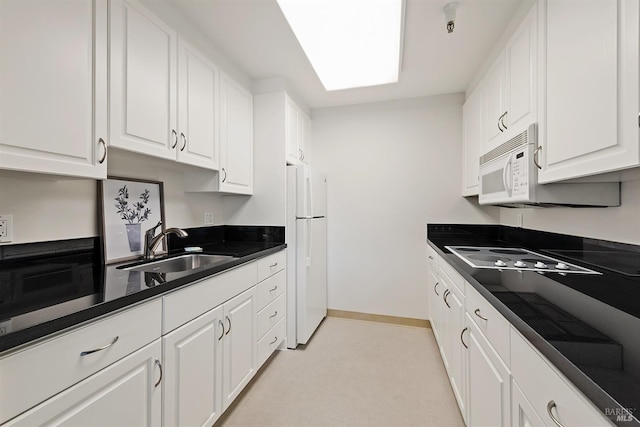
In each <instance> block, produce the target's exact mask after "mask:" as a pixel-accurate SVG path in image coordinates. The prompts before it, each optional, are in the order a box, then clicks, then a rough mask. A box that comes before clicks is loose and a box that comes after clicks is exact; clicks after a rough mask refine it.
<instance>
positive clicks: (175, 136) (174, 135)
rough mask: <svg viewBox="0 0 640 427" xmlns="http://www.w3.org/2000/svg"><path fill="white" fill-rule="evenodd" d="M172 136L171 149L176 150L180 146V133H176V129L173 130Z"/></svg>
mask: <svg viewBox="0 0 640 427" xmlns="http://www.w3.org/2000/svg"><path fill="white" fill-rule="evenodd" d="M171 134H172V135H173V145H172V146H171V148H172V149H173V148H176V145H178V132H176V130H175V129H171Z"/></svg>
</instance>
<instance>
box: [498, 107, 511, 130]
mask: <svg viewBox="0 0 640 427" xmlns="http://www.w3.org/2000/svg"><path fill="white" fill-rule="evenodd" d="M508 113H509V112H508V111H505V112H504V114H503V115H502V116H500V123H502V127H503V128H504V130H507V129H509V128H508V127H507V125H505V124H504V119H505V117H507V114H508Z"/></svg>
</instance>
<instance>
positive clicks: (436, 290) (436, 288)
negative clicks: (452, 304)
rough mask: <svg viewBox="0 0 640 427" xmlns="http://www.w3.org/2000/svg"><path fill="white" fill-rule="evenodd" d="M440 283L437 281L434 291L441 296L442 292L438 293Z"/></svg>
mask: <svg viewBox="0 0 640 427" xmlns="http://www.w3.org/2000/svg"><path fill="white" fill-rule="evenodd" d="M439 284H440V282H436V284H435V285H434V286H433V292H435V293H436V295H438V296H440V294H439V293H438V285H439Z"/></svg>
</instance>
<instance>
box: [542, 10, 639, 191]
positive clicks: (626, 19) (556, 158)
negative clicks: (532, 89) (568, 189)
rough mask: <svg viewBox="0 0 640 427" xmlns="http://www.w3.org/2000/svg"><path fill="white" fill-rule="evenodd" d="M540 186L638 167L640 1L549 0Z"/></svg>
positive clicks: (544, 30) (544, 31) (545, 22)
mask: <svg viewBox="0 0 640 427" xmlns="http://www.w3.org/2000/svg"><path fill="white" fill-rule="evenodd" d="M538 9H539V15H540V17H541V19H540V29H539V33H540V41H539V43H540V46H542V47H543V49H542V52H541V55H540V58H541V68H540V69H541V74H542V78H541V83H542V87H541V89H542V90H541V96H542V97H544V99H545V102H544V108H543V110H542V111H541V121H540V122H541V126H540V129H539V145H540V146H541V147H542V149H541V151H540V156H539V157H540V159H539V163H540V166H541V170H540V171H539V172H538V176H539V179H540V182H553V181H559V180H563V179H570V178H578V177H583V176H589V175H595V174H598V173H602V172H609V171H614V170H619V169H623V168H628V167H632V166H637V165H638V164H640V151H639V147H638V145H639V140H638V111H639V106H638V100H639V99H638V39H639V31H638V27H639V19H638V16H639V11H638V2H637V1H635V0H618V1H611V0H584V1H580V5H579V7H578V8H576V2H575V1H573V0H553V1H546V0H541V1H539V3H538Z"/></svg>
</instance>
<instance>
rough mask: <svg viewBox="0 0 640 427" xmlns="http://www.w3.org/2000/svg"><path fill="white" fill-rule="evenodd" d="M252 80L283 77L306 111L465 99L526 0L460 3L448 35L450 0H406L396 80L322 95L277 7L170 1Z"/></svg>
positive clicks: (242, 0) (240, 0) (247, 1)
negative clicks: (446, 9) (428, 98)
mask: <svg viewBox="0 0 640 427" xmlns="http://www.w3.org/2000/svg"><path fill="white" fill-rule="evenodd" d="M168 1H169V3H171V4H172V5H173V6H174V7H175V8H176V9H178V11H179V12H180V13H181V14H183V15H184V16H185V17H186V18H187V19H188V20H190V21H191V22H193V23H194V24H195V25H196V26H197V27H199V28H200V29H201V30H202V31H203V32H204V33H205V34H206V35H207V36H208V37H209V38H210V39H211V41H212V42H213V43H214V45H215V46H216V47H217V48H218V49H219V50H220V51H221V52H222V53H223V54H225V55H226V56H227V57H228V58H229V59H230V60H232V61H233V62H235V63H236V64H237V65H238V66H239V67H240V68H242V69H243V70H244V71H245V72H246V73H247V74H248V75H249V77H250V78H251V79H252V80H261V79H267V78H273V77H283V78H284V79H285V81H286V82H287V84H288V86H289V87H291V88H292V89H293V90H294V91H295V92H296V93H297V95H298V97H299V98H301V99H302V100H303V101H304V102H305V103H306V104H307V106H308V107H309V108H322V107H330V106H338V105H349V104H361V103H367V102H376V101H386V100H394V99H402V98H412V97H418V96H429V95H439V94H446V93H455V92H464V90H465V89H466V88H467V86H468V85H469V83H470V82H471V80H472V79H473V77H474V75H475V74H476V72H477V71H478V70H479V68H480V67H481V66H482V64H483V62H484V61H485V59H486V57H487V55H488V54H489V53H490V52H491V50H492V48H493V46H494V45H495V43H496V42H497V41H498V39H499V38H500V35H501V34H502V32H503V31H504V29H505V28H506V27H507V25H508V24H509V21H510V20H511V18H512V17H513V15H514V14H515V13H516V12H517V10H518V8H519V7H520V5H521V4H522V3H523V1H525V0H461V1H460V6H459V8H458V11H457V16H456V22H455V30H454V32H453V33H451V34H449V33H447V30H446V23H445V19H444V13H443V11H442V8H443V6H444V5H445V4H446V3H447V2H448V0H406V10H405V29H404V31H405V33H404V51H403V60H402V67H401V70H400V81H399V82H398V83H394V84H388V85H382V86H375V87H369V88H357V89H347V90H341V91H334V92H327V91H325V90H324V87H323V86H322V84H321V83H320V80H319V79H318V77H317V75H316V74H315V72H314V70H313V68H312V67H311V64H310V63H309V61H308V60H307V57H306V56H305V54H304V52H303V51H302V49H301V48H300V45H299V44H298V41H297V39H296V37H295V36H294V35H293V33H292V32H291V29H290V28H289V25H288V24H287V22H286V20H285V18H284V16H283V15H282V12H281V11H280V9H279V7H278V5H277V4H276V0H168Z"/></svg>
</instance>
